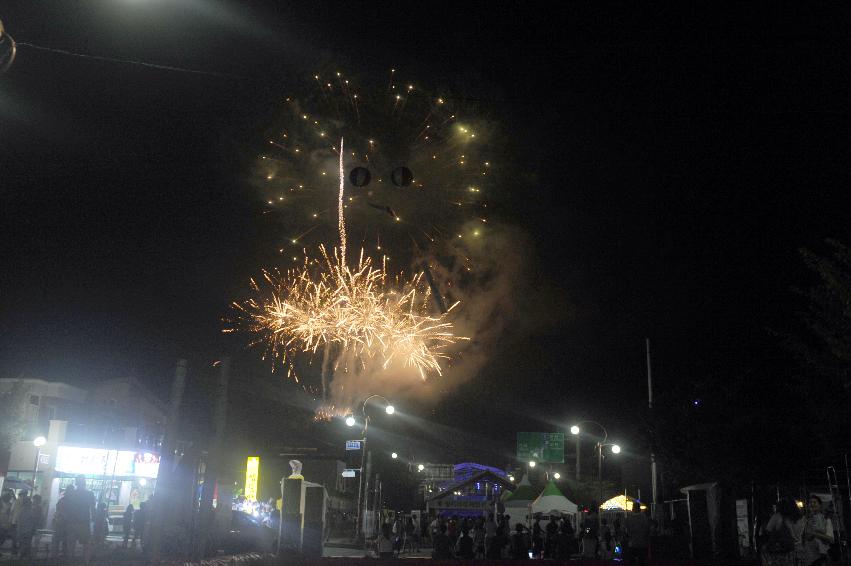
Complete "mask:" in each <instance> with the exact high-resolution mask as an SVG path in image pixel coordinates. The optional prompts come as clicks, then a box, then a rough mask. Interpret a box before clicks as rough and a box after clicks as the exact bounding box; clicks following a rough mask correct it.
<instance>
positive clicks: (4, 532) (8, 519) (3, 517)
mask: <svg viewBox="0 0 851 566" xmlns="http://www.w3.org/2000/svg"><path fill="white" fill-rule="evenodd" d="M14 497H15V495H14V494H13V493H12V492H11V491H4V492H3V495H2V496H0V548H2V547H3V545H4V544H5V543H6V539H12V538H14V534H13V533H12V502H13V498H14Z"/></svg>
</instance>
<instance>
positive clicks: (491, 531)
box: [485, 513, 499, 559]
mask: <svg viewBox="0 0 851 566" xmlns="http://www.w3.org/2000/svg"><path fill="white" fill-rule="evenodd" d="M495 547H496V521H494V520H493V513H488V520H487V521H485V554H486V555H487V557H488V558H489V559H494V550H493V549H494V548H495ZM496 557H497V558H499V555H498V554H497V555H496Z"/></svg>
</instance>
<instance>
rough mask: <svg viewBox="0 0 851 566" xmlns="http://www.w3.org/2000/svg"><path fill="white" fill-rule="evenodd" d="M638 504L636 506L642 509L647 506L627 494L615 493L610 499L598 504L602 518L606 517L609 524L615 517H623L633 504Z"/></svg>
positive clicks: (631, 508)
mask: <svg viewBox="0 0 851 566" xmlns="http://www.w3.org/2000/svg"><path fill="white" fill-rule="evenodd" d="M636 505H638V508H639V509H641V510H642V511H643V510H645V509H647V506H646V505H644V504H642V503H641V501H639V500H638V499H636V498H634V497H630V496H629V495H626V494H622V495H616V496H614V497H612V498H611V499H608V500H606V501H604V502H603V504H602V505H600V513H601V515H602V517H603V518H604V519H606V520H607V521H608V522H609V524H611V523H613V522H614V521H615V519H618V518H620V519H621V520H623V518H624V517H625V516H626V514H627V513H631V512H632V510H633V509H634V508H635V506H636Z"/></svg>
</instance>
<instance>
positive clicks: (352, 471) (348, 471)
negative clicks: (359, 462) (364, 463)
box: [342, 468, 360, 478]
mask: <svg viewBox="0 0 851 566" xmlns="http://www.w3.org/2000/svg"><path fill="white" fill-rule="evenodd" d="M359 471H360V468H347V469H345V470H343V474H342V476H343V477H344V478H353V477H355V474H357V472H359Z"/></svg>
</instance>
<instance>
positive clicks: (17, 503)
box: [12, 489, 29, 556]
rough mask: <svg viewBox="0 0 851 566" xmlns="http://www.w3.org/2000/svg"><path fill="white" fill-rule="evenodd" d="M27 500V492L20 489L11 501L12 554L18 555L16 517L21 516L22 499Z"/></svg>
mask: <svg viewBox="0 0 851 566" xmlns="http://www.w3.org/2000/svg"><path fill="white" fill-rule="evenodd" d="M25 498H26V499H29V493H28V492H27V490H25V489H22V490H21V491H20V492H19V493H18V497H17V498H15V499H14V500H13V501H12V554H13V555H15V556H17V554H18V517H19V516H20V515H21V509H22V507H23V502H24V499H25Z"/></svg>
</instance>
